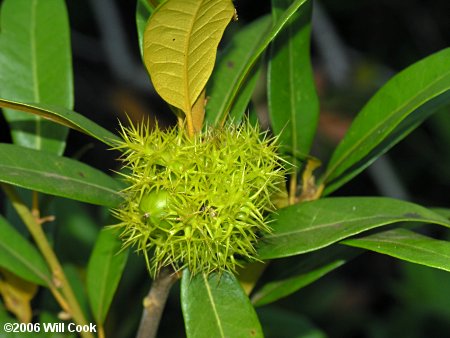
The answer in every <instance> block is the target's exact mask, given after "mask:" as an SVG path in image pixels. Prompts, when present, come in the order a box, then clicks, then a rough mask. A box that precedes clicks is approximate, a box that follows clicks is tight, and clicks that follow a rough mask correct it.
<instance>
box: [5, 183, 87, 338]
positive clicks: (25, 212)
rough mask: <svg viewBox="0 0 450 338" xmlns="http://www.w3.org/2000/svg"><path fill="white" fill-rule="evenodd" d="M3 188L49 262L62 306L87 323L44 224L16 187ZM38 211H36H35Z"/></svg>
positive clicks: (83, 322)
mask: <svg viewBox="0 0 450 338" xmlns="http://www.w3.org/2000/svg"><path fill="white" fill-rule="evenodd" d="M0 185H1V187H2V188H3V190H4V191H5V193H6V195H7V196H8V198H9V199H10V200H11V203H12V205H13V207H14V209H16V211H17V213H18V214H19V216H20V218H21V219H22V221H23V222H24V223H25V225H26V227H27V229H28V231H29V232H30V234H31V236H32V237H33V239H34V241H35V242H36V245H37V247H38V248H39V251H40V252H41V253H42V256H44V259H45V261H46V262H47V264H48V266H49V267H50V270H51V271H52V276H53V280H52V284H53V285H54V287H56V289H58V290H61V293H62V295H63V296H64V298H65V301H67V303H66V302H61V307H62V308H63V310H64V311H68V313H69V314H70V315H71V316H72V318H73V320H74V321H75V322H76V323H77V324H79V325H86V324H87V321H86V319H85V317H84V314H83V312H82V311H81V307H80V305H79V304H78V301H77V299H76V297H75V294H74V292H73V290H72V288H71V286H70V284H69V282H68V280H67V277H66V275H65V274H64V271H63V268H62V266H61V264H60V263H59V261H58V258H57V257H56V255H55V252H54V251H53V249H52V247H51V246H50V243H49V242H48V240H47V237H46V236H45V233H44V231H43V230H42V225H41V223H40V222H39V220H38V219H36V216H35V215H33V213H32V212H31V211H30V209H29V208H28V207H27V206H26V205H25V203H24V202H23V201H22V199H21V198H20V196H19V194H18V193H17V192H16V190H15V189H14V187H12V186H10V185H8V184H4V183H1V184H0ZM35 213H36V212H35ZM52 293H53V294H54V295H55V298H56V299H57V300H58V302H59V301H62V297H61V295H60V294H59V292H56V293H55V292H52ZM81 336H82V337H86V338H87V337H93V335H92V333H90V332H82V333H81Z"/></svg>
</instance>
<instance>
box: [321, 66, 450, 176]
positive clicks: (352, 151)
mask: <svg viewBox="0 0 450 338" xmlns="http://www.w3.org/2000/svg"><path fill="white" fill-rule="evenodd" d="M448 76H449V73H445V74H443V75H442V76H440V77H437V78H436V80H435V81H433V82H431V83H430V84H429V85H428V86H426V87H424V88H423V89H422V90H421V91H419V92H418V93H417V94H416V95H414V96H413V97H412V98H410V99H409V100H406V101H404V103H403V105H400V106H399V107H398V108H397V109H395V110H394V111H393V113H392V114H389V115H388V116H386V117H385V118H384V119H383V120H382V121H380V122H379V123H378V124H376V125H375V128H372V130H371V131H370V132H369V133H366V134H365V135H364V136H363V137H361V138H359V139H358V140H357V141H356V142H354V143H353V146H352V147H350V148H349V149H348V150H347V151H346V152H344V154H343V155H342V156H341V158H340V160H339V161H337V162H336V163H335V164H334V165H333V166H332V167H330V168H329V169H328V170H327V173H326V174H325V175H324V177H323V178H322V179H321V181H323V182H328V178H329V177H330V176H331V174H332V173H333V172H334V171H335V170H336V168H337V167H339V165H340V164H341V163H343V162H345V161H346V159H347V158H349V157H350V156H351V155H352V154H353V153H354V151H355V149H357V148H358V147H359V146H360V145H361V144H362V143H363V142H365V141H366V139H368V138H369V137H370V136H372V135H373V133H374V131H376V130H377V129H379V128H381V126H383V125H384V124H385V123H386V121H387V120H389V119H390V118H391V117H392V116H394V115H396V114H398V112H400V111H401V110H403V109H404V108H405V107H406V106H408V105H409V104H410V103H411V102H413V101H414V100H415V99H416V98H417V97H418V96H420V95H421V94H422V93H423V92H425V91H427V90H428V89H429V88H430V87H433V86H435V85H436V84H437V83H439V82H440V81H441V80H443V79H445V78H447V77H448ZM447 90H448V88H447ZM447 90H444V91H442V92H439V93H438V94H436V95H434V96H431V97H428V98H427V99H425V100H423V101H421V102H419V103H418V104H419V105H418V106H415V109H414V110H412V112H413V111H415V110H416V108H417V107H419V106H420V105H422V104H423V103H425V102H427V101H430V100H431V99H433V98H434V97H436V96H438V95H442V93H444V92H445V91H447ZM394 128H395V127H394ZM337 177H339V175H338V176H337ZM335 178H336V177H335Z"/></svg>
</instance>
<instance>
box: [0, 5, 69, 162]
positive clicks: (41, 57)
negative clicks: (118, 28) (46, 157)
mask: <svg viewBox="0 0 450 338" xmlns="http://www.w3.org/2000/svg"><path fill="white" fill-rule="evenodd" d="M0 22H1V30H0V83H1V84H2V86H1V87H0V97H2V98H6V99H11V100H15V101H21V102H34V103H44V104H53V105H57V106H60V107H65V108H68V109H71V108H73V79H72V78H73V75H72V55H71V49H70V36H69V30H70V28H69V20H68V16H67V11H66V6H65V3H64V1H63V0H54V1H46V0H34V1H28V0H5V1H3V3H2V10H1V18H0ZM25 23H26V24H25ZM55 32H58V33H57V34H55ZM5 83H7V84H8V85H4V84H5ZM4 114H5V117H6V119H7V120H8V122H9V124H10V126H11V131H12V136H13V139H14V142H15V143H17V144H20V145H22V146H25V147H30V148H34V149H39V150H46V151H49V152H54V153H58V154H61V153H62V152H63V150H64V147H65V141H66V137H67V129H66V128H62V127H60V126H58V125H55V124H53V123H48V122H47V121H46V120H43V119H42V118H40V117H37V116H32V115H29V114H24V113H22V112H17V111H13V110H9V109H5V110H4Z"/></svg>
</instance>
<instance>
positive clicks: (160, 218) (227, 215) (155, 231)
mask: <svg viewBox="0 0 450 338" xmlns="http://www.w3.org/2000/svg"><path fill="white" fill-rule="evenodd" d="M122 137H123V142H121V143H120V144H119V145H118V146H117V147H116V149H118V150H120V151H121V152H122V157H121V160H122V161H123V164H124V169H125V171H124V172H125V174H123V176H124V178H125V180H126V181H127V182H128V188H126V189H125V190H124V192H123V193H124V195H125V196H126V202H125V203H124V204H123V205H122V206H121V207H120V208H119V209H116V210H114V214H115V216H116V217H117V218H118V219H119V220H120V221H121V222H120V223H119V224H117V225H116V227H119V228H121V234H122V235H121V236H122V238H123V240H124V245H125V246H134V247H135V248H136V249H137V251H140V252H142V253H143V254H144V257H145V259H146V262H147V265H148V267H149V270H150V272H151V274H152V275H155V274H157V272H158V271H159V269H161V268H162V267H164V266H172V267H173V268H174V269H175V270H180V269H183V268H185V267H188V268H189V270H190V271H191V273H192V274H196V273H199V272H204V273H210V272H212V271H225V270H226V271H235V269H236V267H237V266H239V265H240V262H241V261H242V260H247V261H249V260H255V259H257V256H256V250H255V244H256V241H257V239H258V237H260V236H261V235H263V234H264V233H267V232H270V227H269V225H268V224H267V220H266V216H267V212H270V211H273V210H274V206H273V205H272V203H271V197H272V196H273V194H274V193H276V192H278V190H279V187H280V186H281V185H282V184H283V182H284V174H285V171H284V169H283V166H282V160H281V158H280V157H279V156H278V155H277V145H276V142H275V140H274V139H270V138H268V137H267V135H266V134H264V133H263V134H262V133H260V131H259V129H258V128H257V127H253V126H251V125H250V124H249V123H248V122H245V123H243V124H241V125H239V126H237V125H235V124H231V123H230V124H228V125H226V126H225V127H223V128H217V129H216V128H208V129H207V130H206V131H205V132H204V133H202V134H199V135H196V136H195V137H193V138H190V137H188V136H187V135H186V133H185V132H184V131H182V130H181V129H179V128H173V129H169V130H165V131H162V130H161V129H160V128H159V127H158V126H156V127H155V128H154V129H153V130H150V129H149V127H148V126H147V125H146V124H141V125H139V126H130V127H127V128H125V127H122Z"/></svg>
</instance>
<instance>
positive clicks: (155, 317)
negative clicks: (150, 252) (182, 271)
mask: <svg viewBox="0 0 450 338" xmlns="http://www.w3.org/2000/svg"><path fill="white" fill-rule="evenodd" d="M179 278H180V276H179V274H177V273H175V272H173V270H172V269H169V268H163V269H161V271H160V272H159V274H158V276H157V277H156V279H155V280H154V281H153V283H152V286H151V288H150V291H149V293H148V295H147V296H146V297H145V298H144V311H143V312H142V318H141V323H140V324H139V329H138V333H137V336H136V338H154V337H156V333H157V332H158V326H159V322H160V320H161V316H162V313H163V310H164V306H165V305H166V301H167V297H168V296H169V292H170V289H171V287H172V286H173V285H174V284H175V282H176V281H177V280H178V279H179Z"/></svg>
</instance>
